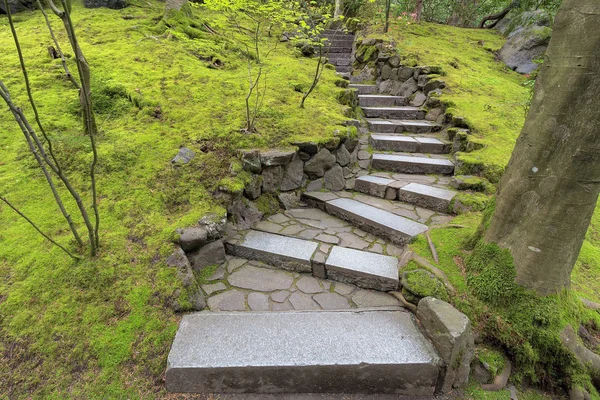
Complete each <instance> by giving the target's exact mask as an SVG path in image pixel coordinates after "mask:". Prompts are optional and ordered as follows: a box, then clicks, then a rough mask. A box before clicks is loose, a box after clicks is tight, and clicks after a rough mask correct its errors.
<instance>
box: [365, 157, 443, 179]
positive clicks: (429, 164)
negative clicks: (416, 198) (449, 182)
mask: <svg viewBox="0 0 600 400" xmlns="http://www.w3.org/2000/svg"><path fill="white" fill-rule="evenodd" d="M371 167H372V168H375V169H379V170H384V171H393V172H400V173H405V174H440V175H450V174H452V173H453V172H454V164H453V163H452V161H450V160H448V159H441V158H428V157H417V156H410V155H397V154H380V153H375V154H373V157H372V159H371Z"/></svg>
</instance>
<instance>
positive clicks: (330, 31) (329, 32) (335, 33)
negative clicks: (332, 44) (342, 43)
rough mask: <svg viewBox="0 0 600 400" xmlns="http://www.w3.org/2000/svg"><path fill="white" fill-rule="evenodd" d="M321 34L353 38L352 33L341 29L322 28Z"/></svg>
mask: <svg viewBox="0 0 600 400" xmlns="http://www.w3.org/2000/svg"><path fill="white" fill-rule="evenodd" d="M321 36H327V37H329V36H336V37H337V36H341V37H351V38H354V33H349V32H344V30H342V29H324V30H323V32H321Z"/></svg>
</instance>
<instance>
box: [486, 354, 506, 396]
mask: <svg viewBox="0 0 600 400" xmlns="http://www.w3.org/2000/svg"><path fill="white" fill-rule="evenodd" d="M511 371H512V364H511V363H510V361H508V360H506V365H505V366H504V369H503V370H502V373H500V375H497V376H496V378H494V383H489V384H484V385H481V388H482V389H483V390H486V391H488V392H497V391H498V390H502V389H504V388H505V387H506V384H507V383H508V378H510V373H511Z"/></svg>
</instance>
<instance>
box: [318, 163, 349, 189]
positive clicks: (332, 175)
mask: <svg viewBox="0 0 600 400" xmlns="http://www.w3.org/2000/svg"><path fill="white" fill-rule="evenodd" d="M323 181H324V182H325V188H326V189H329V190H331V191H334V192H338V191H340V190H343V189H344V187H345V186H346V181H345V180H344V170H343V169H342V167H340V166H339V165H336V166H334V167H333V168H331V169H330V170H329V171H327V172H325V177H324V178H323Z"/></svg>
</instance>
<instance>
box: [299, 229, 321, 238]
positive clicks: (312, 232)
mask: <svg viewBox="0 0 600 400" xmlns="http://www.w3.org/2000/svg"><path fill="white" fill-rule="evenodd" d="M320 233H321V231H317V230H315V229H307V230H305V231H302V232H300V233H299V234H298V236H299V237H301V238H303V239H308V240H312V239H314V238H315V237H316V236H317V235H318V234H320Z"/></svg>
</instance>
